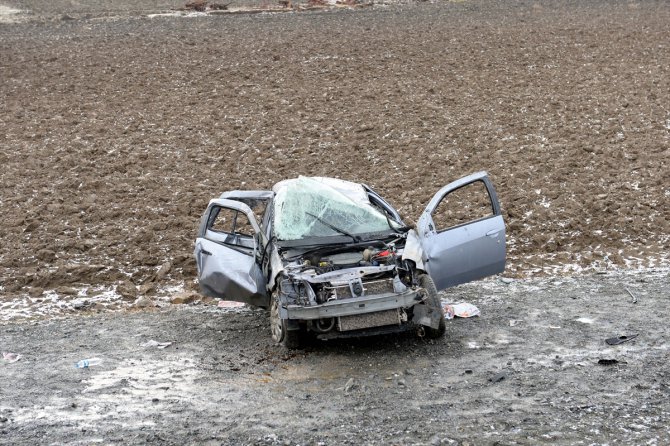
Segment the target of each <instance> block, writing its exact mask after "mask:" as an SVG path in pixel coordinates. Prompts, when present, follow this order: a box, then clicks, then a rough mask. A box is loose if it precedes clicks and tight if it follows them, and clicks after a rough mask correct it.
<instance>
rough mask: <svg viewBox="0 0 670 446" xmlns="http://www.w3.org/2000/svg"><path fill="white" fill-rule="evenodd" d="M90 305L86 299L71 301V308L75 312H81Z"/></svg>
mask: <svg viewBox="0 0 670 446" xmlns="http://www.w3.org/2000/svg"><path fill="white" fill-rule="evenodd" d="M90 304H91V303H90V302H89V300H88V299H75V300H73V301H72V307H73V308H74V309H75V310H82V309H84V308H86V307H88V306H89V305H90Z"/></svg>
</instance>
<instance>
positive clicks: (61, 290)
mask: <svg viewBox="0 0 670 446" xmlns="http://www.w3.org/2000/svg"><path fill="white" fill-rule="evenodd" d="M55 291H56V293H58V294H63V295H67V296H74V295H75V294H77V293H78V291H77V290H76V289H74V288H72V287H69V286H59V287H58V288H56V290H55Z"/></svg>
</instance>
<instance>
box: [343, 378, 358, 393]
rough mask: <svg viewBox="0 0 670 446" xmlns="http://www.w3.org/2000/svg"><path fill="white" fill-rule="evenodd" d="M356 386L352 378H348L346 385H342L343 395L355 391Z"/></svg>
mask: <svg viewBox="0 0 670 446" xmlns="http://www.w3.org/2000/svg"><path fill="white" fill-rule="evenodd" d="M357 387H358V384H356V382H355V381H354V378H349V380H348V381H347V383H346V384H345V385H344V393H349V392H350V391H352V390H354V389H356V388H357Z"/></svg>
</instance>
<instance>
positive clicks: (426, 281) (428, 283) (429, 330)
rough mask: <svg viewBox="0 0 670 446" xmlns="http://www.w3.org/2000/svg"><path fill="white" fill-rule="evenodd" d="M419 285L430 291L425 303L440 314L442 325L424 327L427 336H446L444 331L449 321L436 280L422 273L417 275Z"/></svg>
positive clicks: (433, 337)
mask: <svg viewBox="0 0 670 446" xmlns="http://www.w3.org/2000/svg"><path fill="white" fill-rule="evenodd" d="M417 279H418V281H419V285H421V287H422V288H424V289H425V290H426V293H428V298H427V299H426V300H425V304H426V305H428V306H429V307H431V308H433V310H435V311H437V312H438V313H439V314H440V325H439V326H438V327H437V328H433V327H424V330H425V333H426V337H427V338H430V339H437V338H439V337H442V336H444V332H445V331H446V330H447V322H446V321H445V320H444V309H443V308H442V301H441V300H440V296H439V295H438V294H437V288H436V287H435V282H433V279H432V278H431V277H430V276H429V275H428V274H421V275H419V277H417Z"/></svg>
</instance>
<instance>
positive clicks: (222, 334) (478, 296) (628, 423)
mask: <svg viewBox="0 0 670 446" xmlns="http://www.w3.org/2000/svg"><path fill="white" fill-rule="evenodd" d="M624 287H626V288H628V289H629V290H630V291H631V292H632V293H633V295H634V296H635V297H636V298H637V303H632V299H631V297H630V295H629V294H628V293H627V292H626V291H625V289H624ZM668 291H669V288H668V274H667V272H664V273H660V272H659V273H647V274H628V275H621V274H609V275H597V276H592V277H586V278H581V279H545V280H523V281H517V282H513V283H511V284H506V283H503V282H502V281H499V280H489V281H484V282H481V283H479V284H472V285H468V286H463V287H459V288H457V289H455V290H452V291H451V292H450V293H449V294H448V295H447V296H448V299H449V300H464V301H467V302H471V303H475V304H476V305H478V307H479V308H480V310H481V311H482V316H481V317H479V318H472V319H456V320H452V321H450V322H449V323H448V328H447V335H446V337H445V338H444V339H441V340H439V341H437V342H429V341H424V340H421V339H419V338H417V337H416V336H414V335H413V334H412V335H409V334H407V335H403V336H390V337H376V338H368V339H362V340H357V341H347V342H327V343H317V344H315V345H313V346H310V347H309V348H308V349H306V350H304V351H300V352H297V353H293V354H287V353H286V351H285V350H282V349H281V348H279V347H276V346H274V345H272V344H271V341H270V335H269V324H268V321H267V318H268V315H267V313H266V312H265V311H262V310H256V311H252V310H249V309H244V310H240V311H238V312H234V313H224V312H223V310H220V309H217V308H216V307H206V306H191V307H184V306H182V307H177V308H175V307H173V308H172V309H169V310H162V311H153V312H146V311H145V312H137V313H130V314H128V313H116V314H110V313H105V314H99V315H89V316H79V317H74V316H73V317H67V318H64V319H58V320H46V321H41V322H35V323H14V324H9V325H5V326H3V327H2V333H3V335H2V348H3V349H13V351H14V352H15V353H20V354H23V355H24V356H23V358H21V359H19V361H17V362H15V363H11V364H8V363H2V361H0V373H1V374H2V378H3V379H2V380H0V394H2V399H1V401H0V421H1V422H0V434H1V435H2V437H0V438H1V439H2V443H4V444H36V443H37V444H63V443H66V444H94V443H102V444H110V443H122V444H128V443H131V444H139V443H156V444H290V445H297V444H300V445H305V444H314V445H316V444H323V445H338V444H534V445H535V444H625V445H629V444H659V445H660V444H668V442H670V428H668V426H670V403H669V402H668V401H670V399H669V398H668V397H669V396H670V387H669V386H668V379H669V378H670V376H669V372H668V368H667V364H668V361H669V360H670V354H669V351H668V349H669V347H670V339H669V338H668V333H667V330H666V326H667V321H666V315H667V314H668V312H669V311H670V307H669V305H668V299H667V295H668ZM635 334H637V335H638V337H637V338H635V339H633V340H631V341H629V342H626V343H623V344H620V345H615V346H609V345H607V344H606V343H605V339H606V338H610V337H615V336H619V335H627V336H631V335H635ZM151 340H155V341H158V342H172V344H171V345H169V346H168V347H166V348H164V349H159V348H157V347H142V346H141V345H142V344H144V343H146V342H147V341H151ZM88 357H99V358H101V359H102V361H103V362H102V364H101V365H99V366H95V367H91V368H90V369H87V370H86V369H75V368H74V367H73V364H74V363H75V362H76V361H78V360H80V359H83V358H88ZM601 360H607V361H609V360H614V361H616V363H614V364H611V365H606V364H599V361H601ZM601 362H602V361H601Z"/></svg>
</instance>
